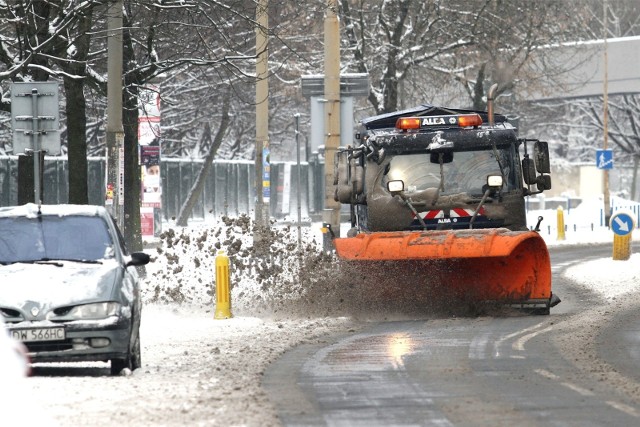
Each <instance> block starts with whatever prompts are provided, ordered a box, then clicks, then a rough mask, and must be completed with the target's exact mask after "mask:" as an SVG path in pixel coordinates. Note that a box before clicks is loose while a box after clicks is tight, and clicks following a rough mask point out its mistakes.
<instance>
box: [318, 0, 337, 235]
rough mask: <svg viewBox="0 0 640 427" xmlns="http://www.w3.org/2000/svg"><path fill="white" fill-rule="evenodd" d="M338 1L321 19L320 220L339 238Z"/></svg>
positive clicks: (330, 1) (334, 0) (330, 2)
mask: <svg viewBox="0 0 640 427" xmlns="http://www.w3.org/2000/svg"><path fill="white" fill-rule="evenodd" d="M337 10H338V2H337V0H328V1H327V10H326V12H325V17H324V98H325V100H326V103H325V126H326V142H325V151H324V174H325V186H324V211H323V218H322V221H323V223H324V224H325V226H326V225H329V226H330V227H331V231H332V233H333V235H334V236H335V237H340V203H338V202H336V201H335V200H334V199H333V188H334V183H333V180H334V155H335V153H336V151H337V149H338V147H339V146H340V22H339V21H338V15H337V13H336V12H337Z"/></svg>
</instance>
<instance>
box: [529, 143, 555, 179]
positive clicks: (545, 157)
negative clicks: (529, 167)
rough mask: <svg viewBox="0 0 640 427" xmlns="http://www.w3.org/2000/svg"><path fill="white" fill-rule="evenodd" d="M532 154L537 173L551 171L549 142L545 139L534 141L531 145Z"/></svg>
mask: <svg viewBox="0 0 640 427" xmlns="http://www.w3.org/2000/svg"><path fill="white" fill-rule="evenodd" d="M533 156H534V158H535V160H536V169H537V170H538V172H539V173H551V165H550V164H549V144H548V143H547V142H545V141H536V143H535V144H534V146H533Z"/></svg>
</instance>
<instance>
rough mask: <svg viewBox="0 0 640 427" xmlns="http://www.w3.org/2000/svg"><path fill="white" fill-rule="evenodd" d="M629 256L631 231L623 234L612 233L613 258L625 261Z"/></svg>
mask: <svg viewBox="0 0 640 427" xmlns="http://www.w3.org/2000/svg"><path fill="white" fill-rule="evenodd" d="M629 258H631V233H629V234H626V235H624V236H620V235H619V234H614V235H613V259H614V260H618V261H626V260H628V259H629Z"/></svg>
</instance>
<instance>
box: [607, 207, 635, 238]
mask: <svg viewBox="0 0 640 427" xmlns="http://www.w3.org/2000/svg"><path fill="white" fill-rule="evenodd" d="M609 224H611V230H613V232H614V233H616V234H617V235H618V236H626V235H627V234H629V233H631V231H632V230H633V226H634V225H633V218H632V217H631V215H629V214H627V213H624V212H620V213H617V214H614V215H612V216H611V220H610V223H609Z"/></svg>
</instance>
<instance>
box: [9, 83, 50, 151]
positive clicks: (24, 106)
mask: <svg viewBox="0 0 640 427" xmlns="http://www.w3.org/2000/svg"><path fill="white" fill-rule="evenodd" d="M58 86H59V83H58V82H13V83H11V126H12V128H13V154H21V153H24V152H25V151H26V150H28V149H30V150H34V151H41V150H42V151H46V152H47V154H49V155H56V154H60V131H59V123H58V122H59V110H60V107H59V106H58Z"/></svg>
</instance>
